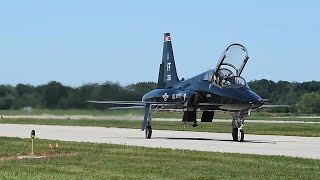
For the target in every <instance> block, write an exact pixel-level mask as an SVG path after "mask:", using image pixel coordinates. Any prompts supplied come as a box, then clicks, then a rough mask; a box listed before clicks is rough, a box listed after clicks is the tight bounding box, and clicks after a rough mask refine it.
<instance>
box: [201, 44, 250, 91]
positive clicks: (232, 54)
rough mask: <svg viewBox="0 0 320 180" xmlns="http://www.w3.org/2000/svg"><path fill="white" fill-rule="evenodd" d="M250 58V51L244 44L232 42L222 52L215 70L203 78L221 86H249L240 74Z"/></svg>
mask: <svg viewBox="0 0 320 180" xmlns="http://www.w3.org/2000/svg"><path fill="white" fill-rule="evenodd" d="M248 59H249V56H248V52H247V50H246V48H245V47H244V46H243V45H241V44H231V45H230V46H228V47H227V49H226V50H224V52H223V53H222V56H221V58H220V60H219V61H218V64H217V66H216V69H215V71H209V72H208V73H206V74H205V75H204V77H203V80H205V81H211V82H212V83H213V84H216V85H217V86H220V87H222V86H224V87H231V88H240V87H248V85H247V83H246V81H245V79H244V78H242V77H241V76H240V75H241V73H242V71H243V69H244V67H245V65H246V63H247V61H248Z"/></svg>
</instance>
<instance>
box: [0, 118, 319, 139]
mask: <svg viewBox="0 0 320 180" xmlns="http://www.w3.org/2000/svg"><path fill="white" fill-rule="evenodd" d="M0 123H1V124H3V123H7V124H8V123H9V124H40V125H41V124H42V125H67V126H99V127H119V128H136V129H139V128H141V120H140V121H134V120H129V121H128V120H85V119H82V120H67V119H0ZM198 124H199V126H198V127H191V126H188V125H187V126H185V125H184V124H183V123H182V122H163V121H154V122H153V128H154V129H161V130H178V131H202V132H218V133H230V132H231V125H230V123H229V122H213V123H198ZM245 133H246V134H260V135H288V136H310V137H319V136H320V124H276V123H274V124H273V123H272V124H270V123H246V127H245Z"/></svg>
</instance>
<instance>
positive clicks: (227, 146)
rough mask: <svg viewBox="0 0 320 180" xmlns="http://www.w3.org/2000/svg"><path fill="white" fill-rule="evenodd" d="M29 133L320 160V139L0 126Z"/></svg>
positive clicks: (8, 132)
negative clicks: (235, 138) (149, 136)
mask: <svg viewBox="0 0 320 180" xmlns="http://www.w3.org/2000/svg"><path fill="white" fill-rule="evenodd" d="M32 129H34V130H35V131H36V137H37V138H41V139H52V140H62V141H78V142H93V143H111V144H126V145H133V146H144V147H153V148H155V147H162V148H172V149H189V150H197V151H209V152H230V153H243V154H260V155H284V156H291V157H303V158H312V159H320V137H296V136H270V135H245V142H233V141H231V133H230V134H229V133H206V132H188V131H165V130H153V135H152V139H145V137H144V132H141V131H140V130H139V129H125V128H103V127H80V126H52V125H51V126H48V125H26V124H23V125H19V124H0V136H6V137H20V138H30V132H31V130H32ZM61 148H63V144H61Z"/></svg>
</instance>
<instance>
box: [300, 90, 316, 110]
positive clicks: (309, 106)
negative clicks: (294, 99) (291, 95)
mask: <svg viewBox="0 0 320 180" xmlns="http://www.w3.org/2000/svg"><path fill="white" fill-rule="evenodd" d="M297 107H298V108H299V109H301V110H302V111H304V112H307V113H320V93H317V92H312V93H306V94H304V95H303V97H302V99H301V100H300V101H299V102H298V103H297Z"/></svg>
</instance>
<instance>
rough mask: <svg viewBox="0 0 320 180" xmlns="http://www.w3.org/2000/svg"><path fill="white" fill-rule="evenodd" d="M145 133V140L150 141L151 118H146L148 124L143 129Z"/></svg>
mask: <svg viewBox="0 0 320 180" xmlns="http://www.w3.org/2000/svg"><path fill="white" fill-rule="evenodd" d="M145 132H146V138H147V139H151V136H152V126H151V116H149V118H148V123H147V126H146V129H145Z"/></svg>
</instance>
